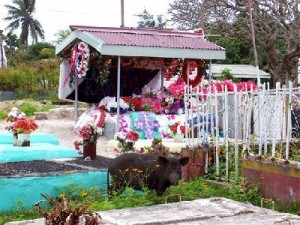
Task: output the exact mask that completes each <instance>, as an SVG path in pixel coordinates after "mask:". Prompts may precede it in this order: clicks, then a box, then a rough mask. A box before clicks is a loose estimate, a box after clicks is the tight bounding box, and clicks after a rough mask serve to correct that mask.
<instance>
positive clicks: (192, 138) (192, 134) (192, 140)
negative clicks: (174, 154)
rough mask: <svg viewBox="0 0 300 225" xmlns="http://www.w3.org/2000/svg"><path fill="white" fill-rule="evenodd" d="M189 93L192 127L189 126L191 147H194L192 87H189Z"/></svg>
mask: <svg viewBox="0 0 300 225" xmlns="http://www.w3.org/2000/svg"><path fill="white" fill-rule="evenodd" d="M190 93H191V96H192V99H191V100H192V101H191V103H190V106H191V108H190V110H191V121H192V125H191V127H192V132H191V136H192V137H191V142H192V143H191V145H192V146H193V147H194V128H195V126H194V113H193V109H194V104H193V99H194V93H193V88H192V86H190ZM196 116H198V115H196Z"/></svg>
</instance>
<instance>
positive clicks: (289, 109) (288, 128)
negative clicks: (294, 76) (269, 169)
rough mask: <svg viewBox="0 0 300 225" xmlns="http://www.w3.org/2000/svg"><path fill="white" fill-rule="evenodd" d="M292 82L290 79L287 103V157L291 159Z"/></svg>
mask: <svg viewBox="0 0 300 225" xmlns="http://www.w3.org/2000/svg"><path fill="white" fill-rule="evenodd" d="M292 85H293V84H292V82H291V81H289V95H288V105H287V129H286V146H285V159H286V160H288V159H289V149H290V141H291V119H292V118H291V104H292Z"/></svg>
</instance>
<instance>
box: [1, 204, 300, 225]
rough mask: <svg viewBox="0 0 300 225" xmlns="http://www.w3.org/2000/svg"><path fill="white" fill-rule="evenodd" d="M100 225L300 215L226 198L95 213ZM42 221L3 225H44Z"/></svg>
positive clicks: (217, 224) (258, 224)
mask: <svg viewBox="0 0 300 225" xmlns="http://www.w3.org/2000/svg"><path fill="white" fill-rule="evenodd" d="M98 213H99V215H100V216H101V217H102V220H103V221H102V222H101V224H106V225H113V224H118V225H121V224H124V225H125V224H126V225H146V224H147V225H149V224H171V225H175V224H177V225H186V224H189V225H196V224H197V225H199V224H201V225H212V224H214V225H224V224H230V225H270V224H277V225H285V224H294V225H300V216H296V215H292V214H287V213H280V212H276V211H273V210H269V209H264V208H260V207H257V206H253V205H251V204H249V203H248V204H247V203H241V202H236V201H233V200H230V199H226V198H208V199H197V200H194V201H183V202H177V203H170V204H160V205H154V206H147V207H137V208H128V209H117V210H108V211H103V212H98ZM43 224H45V222H44V219H36V220H30V221H22V222H20V221H19V222H9V223H6V224H5V225H43Z"/></svg>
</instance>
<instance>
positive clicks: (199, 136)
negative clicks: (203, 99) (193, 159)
mask: <svg viewBox="0 0 300 225" xmlns="http://www.w3.org/2000/svg"><path fill="white" fill-rule="evenodd" d="M195 98H196V107H197V113H196V114H197V127H196V129H197V138H196V143H197V144H198V145H199V146H200V145H201V135H200V113H201V112H200V101H199V86H197V87H196V94H195Z"/></svg>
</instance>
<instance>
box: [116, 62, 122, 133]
mask: <svg viewBox="0 0 300 225" xmlns="http://www.w3.org/2000/svg"><path fill="white" fill-rule="evenodd" d="M120 82H121V57H120V56H118V77H117V127H116V132H119V121H120V98H121V96H120V95H121V91H120V86H121V84H120Z"/></svg>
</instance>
